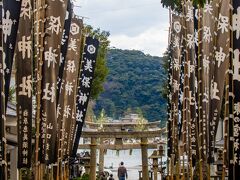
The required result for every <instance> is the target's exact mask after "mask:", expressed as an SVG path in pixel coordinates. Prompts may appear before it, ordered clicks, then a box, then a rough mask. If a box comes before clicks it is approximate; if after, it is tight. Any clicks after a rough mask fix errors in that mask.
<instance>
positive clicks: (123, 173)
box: [118, 162, 128, 180]
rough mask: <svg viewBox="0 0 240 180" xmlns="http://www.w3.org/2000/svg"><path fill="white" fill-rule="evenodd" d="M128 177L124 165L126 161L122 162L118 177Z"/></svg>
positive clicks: (120, 178)
mask: <svg viewBox="0 0 240 180" xmlns="http://www.w3.org/2000/svg"><path fill="white" fill-rule="evenodd" d="M127 178H128V174H127V169H126V168H125V167H124V163H123V162H121V163H120V166H119V168H118V179H119V180H125V179H127Z"/></svg>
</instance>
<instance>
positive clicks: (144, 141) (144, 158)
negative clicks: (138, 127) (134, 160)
mask: <svg viewBox="0 0 240 180" xmlns="http://www.w3.org/2000/svg"><path fill="white" fill-rule="evenodd" d="M147 143H148V139H147V138H141V150H142V179H144V180H148V179H149V175H148V152H147V150H148V148H147V145H148V144H147Z"/></svg>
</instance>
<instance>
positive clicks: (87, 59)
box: [72, 37, 99, 157]
mask: <svg viewBox="0 0 240 180" xmlns="http://www.w3.org/2000/svg"><path fill="white" fill-rule="evenodd" d="M98 47H99V41H98V40H97V39H93V38H92V37H86V41H85V46H84V52H83V60H82V61H83V62H82V66H81V74H80V78H79V87H78V95H77V108H76V132H75V139H74V144H73V151H72V157H75V156H76V153H77V149H78V144H79V140H80V137H81V133H82V127H83V125H84V119H85V116H86V112H87V106H88V101H89V97H90V92H91V85H92V80H93V75H94V70H95V65H96V59H97V51H98Z"/></svg>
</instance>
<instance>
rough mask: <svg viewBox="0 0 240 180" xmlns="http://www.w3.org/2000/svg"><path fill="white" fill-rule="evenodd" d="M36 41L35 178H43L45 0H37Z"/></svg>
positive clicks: (36, 179)
mask: <svg viewBox="0 0 240 180" xmlns="http://www.w3.org/2000/svg"><path fill="white" fill-rule="evenodd" d="M34 2H35V9H34V11H35V13H36V14H34V23H35V29H34V33H35V35H36V36H35V41H36V47H35V49H36V52H35V58H36V60H37V69H36V71H37V100H36V101H37V113H36V120H35V126H36V140H35V176H34V177H35V180H38V179H41V178H42V177H41V173H40V171H41V167H39V161H38V149H39V136H40V113H41V112H40V106H41V88H42V87H41V79H42V61H43V52H42V49H43V38H44V37H43V32H44V16H45V9H44V6H45V0H35V1H34Z"/></svg>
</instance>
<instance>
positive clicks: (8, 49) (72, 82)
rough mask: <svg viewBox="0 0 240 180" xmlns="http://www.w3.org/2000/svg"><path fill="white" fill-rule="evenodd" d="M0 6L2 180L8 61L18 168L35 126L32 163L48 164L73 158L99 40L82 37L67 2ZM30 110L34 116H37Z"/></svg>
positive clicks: (30, 0)
mask: <svg viewBox="0 0 240 180" xmlns="http://www.w3.org/2000/svg"><path fill="white" fill-rule="evenodd" d="M0 6H1V8H0V9H1V11H2V12H1V13H0V14H1V16H2V15H3V16H2V17H1V19H0V23H1V26H0V27H1V28H0V39H1V44H0V45H1V48H0V55H1V56H0V85H1V86H0V90H1V99H0V100H1V108H0V113H1V114H0V115H1V116H0V118H1V119H0V128H1V129H0V179H2V178H3V179H5V177H4V176H5V174H6V173H5V171H6V133H5V128H6V127H5V121H6V118H5V117H6V107H7V102H8V96H9V95H8V94H9V88H10V79H11V78H10V77H11V71H12V64H13V60H14V61H15V65H16V99H17V118H18V119H17V121H18V168H24V167H25V168H29V167H32V157H33V155H34V154H33V148H32V147H33V144H32V140H33V139H36V138H35V137H36V134H35V133H33V132H34V131H33V127H35V128H36V129H37V127H36V126H38V124H39V129H40V136H39V141H37V142H39V144H38V146H36V147H39V149H37V151H38V150H39V153H38V155H39V158H38V159H39V161H40V162H41V163H44V164H47V165H48V164H52V163H56V162H57V160H58V159H59V158H60V159H61V160H63V159H64V160H66V159H68V158H69V157H70V156H72V157H75V155H76V151H77V148H78V147H77V145H78V143H79V138H80V136H81V129H82V126H83V123H84V118H85V116H86V111H87V105H88V101H89V98H90V91H91V86H92V80H93V75H94V69H95V65H96V59H97V51H98V47H99V41H98V40H97V39H94V38H92V37H85V35H84V34H83V22H82V20H81V19H79V18H78V17H77V16H75V15H74V13H73V12H72V9H73V7H72V4H71V2H70V0H62V1H52V0H46V2H45V4H43V3H42V2H41V3H39V1H38V3H37V1H34V0H22V1H16V0H5V1H0ZM34 9H35V10H34ZM14 57H15V58H14ZM38 87H41V88H40V89H39V88H38ZM38 96H39V97H40V100H39V102H37V103H36V104H38V103H39V105H40V106H37V107H36V109H35V108H34V106H33V104H34V102H35V100H36V101H38V98H37V97H38ZM34 110H36V111H39V112H40V117H39V118H38V117H37V115H36V114H37V113H33V112H34ZM33 122H35V126H33Z"/></svg>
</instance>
